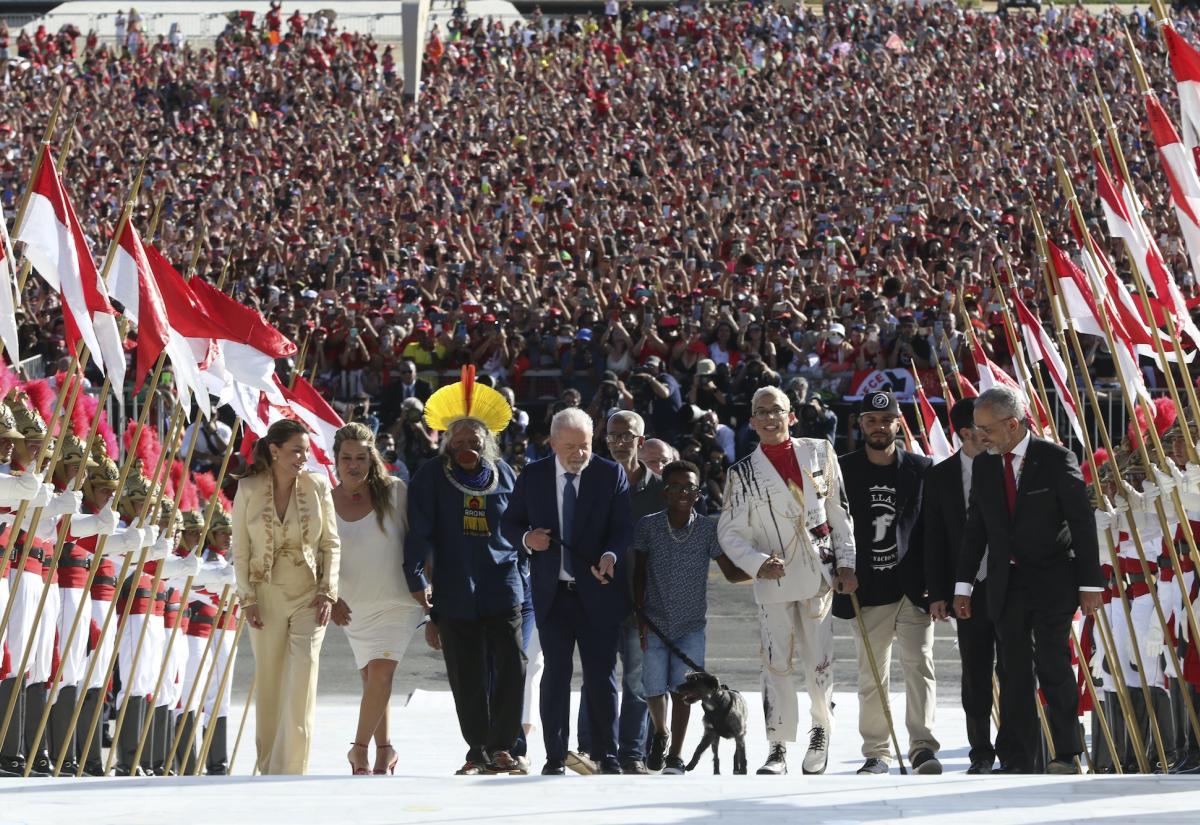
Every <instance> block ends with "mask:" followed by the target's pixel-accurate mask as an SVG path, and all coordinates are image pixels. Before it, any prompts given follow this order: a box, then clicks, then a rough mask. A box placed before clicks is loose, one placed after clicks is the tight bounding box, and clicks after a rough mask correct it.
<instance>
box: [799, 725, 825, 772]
mask: <svg viewBox="0 0 1200 825" xmlns="http://www.w3.org/2000/svg"><path fill="white" fill-rule="evenodd" d="M828 764H829V737H828V736H826V734H825V728H822V727H820V726H817V727H814V728H813V729H812V730H811V731H809V732H808V752H807V753H806V754H804V763H803V765H802V767H801V770H802V771H803V772H804V773H806V774H810V775H811V774H818V773H825V766H826V765H828Z"/></svg>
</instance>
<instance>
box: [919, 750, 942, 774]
mask: <svg viewBox="0 0 1200 825" xmlns="http://www.w3.org/2000/svg"><path fill="white" fill-rule="evenodd" d="M912 766H913V770H914V771H916V772H917V773H921V774H925V775H926V776H936V775H938V774H940V773H941V772H942V763H941V762H939V761H938V758H937V757H936V756H934V755H933V751H931V750H930V749H929V748H921V749H920V750H919V751H917V752H916V753H914V754H913V755H912Z"/></svg>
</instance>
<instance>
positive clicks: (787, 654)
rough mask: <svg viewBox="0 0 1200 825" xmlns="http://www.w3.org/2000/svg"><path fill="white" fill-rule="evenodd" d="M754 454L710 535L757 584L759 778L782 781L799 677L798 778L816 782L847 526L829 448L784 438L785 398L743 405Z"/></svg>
mask: <svg viewBox="0 0 1200 825" xmlns="http://www.w3.org/2000/svg"><path fill="white" fill-rule="evenodd" d="M750 409H751V418H750V426H751V427H753V428H754V431H755V432H756V433H757V434H758V438H759V446H758V447H757V448H756V449H755V450H754V452H753V453H751V454H750V455H749V456H747V457H746V458H744V459H742V460H741V461H739V462H738V463H736V464H734V465H733V466H732V467H730V468H729V480H728V481H727V482H726V487H725V504H724V508H723V509H722V511H721V518H720V522H719V525H718V534H719V537H720V541H721V548H722V550H724V552H725V555H727V556H728V557H729V558H730V560H731V561H732V562H733V563H734V564H736V565H737V566H738V567H740V568H741V569H742V570H744V571H745V572H746V573H747V574H749V575H751V576H753V577H754V578H755V582H754V598H755V601H757V602H758V606H759V626H760V629H761V632H762V688H763V710H764V715H765V717H766V727H767V741H768V743H769V744H770V753H769V755H768V757H767V762H766V764H765V765H763V766H762V767H761V768H760V769H759V771H758V772H759V773H760V774H773V775H778V774H784V773H787V743H789V742H794V741H796V733H797V728H798V726H799V720H800V714H799V707H798V703H797V700H796V686H795V684H794V683H793V680H792V674H793V673H794V670H795V664H796V663H795V661H794V660H795V658H796V656H799V658H800V660H801V662H802V663H803V667H804V675H805V685H806V687H807V688H808V695H809V699H810V701H811V714H812V726H811V728H810V730H809V742H808V752H807V753H806V754H805V757H804V764H803V768H804V772H805V773H806V774H816V773H823V772H824V770H825V766H826V764H827V762H828V754H829V734H830V731H831V729H832V724H833V718H832V716H831V715H830V707H831V702H832V699H833V625H832V620H831V618H830V610H829V608H830V603H831V601H832V594H833V591H834V590H837V591H838V592H840V593H852V592H854V590H855V589H856V588H857V587H858V581H857V579H856V578H855V575H854V567H855V553H854V526H853V524H852V522H851V520H850V513H849V511H848V509H847V504H846V494H845V490H844V489H843V488H842V478H841V472H840V470H839V468H838V462H837V456H836V455H835V454H834V451H833V445H832V444H830V443H829V442H828V441H825V440H824V439H820V440H818V439H811V438H792V437H791V436H790V435H789V433H788V428H789V427H791V426H792V425H793V424H794V423H795V421H796V416H795V414H794V413H793V412H792V409H791V404H790V403H789V401H788V397H787V395H786V394H784V392H783V391H782V390H780V389H779V388H778V387H763V388H762V389H760V390H758V391H757V392H756V393H754V396H753V398H752V399H751V404H750Z"/></svg>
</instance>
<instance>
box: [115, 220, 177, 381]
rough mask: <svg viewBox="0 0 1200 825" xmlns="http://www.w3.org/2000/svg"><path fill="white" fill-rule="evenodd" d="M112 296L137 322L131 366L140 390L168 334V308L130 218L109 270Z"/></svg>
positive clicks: (164, 346) (126, 313) (165, 343)
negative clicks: (135, 345) (133, 365)
mask: <svg viewBox="0 0 1200 825" xmlns="http://www.w3.org/2000/svg"><path fill="white" fill-rule="evenodd" d="M110 277H111V280H112V288H113V297H114V298H116V299H117V300H118V301H120V302H121V304H122V305H123V306H124V307H125V315H126V317H128V318H129V320H131V321H133V323H135V324H136V325H137V368H136V369H135V370H134V379H133V380H134V385H133V391H134V392H135V393H138V392H141V391H142V384H143V382H145V380H146V376H147V375H148V374H149V373H150V371H151V370H153V369H154V363H155V362H156V361H157V360H158V356H159V353H161V352H162V351H163V350H164V349H166V347H167V341H168V338H169V335H170V331H169V330H168V324H167V308H166V307H165V306H164V305H163V298H162V294H161V293H160V292H159V291H158V285H157V284H156V283H155V282H154V277H153V275H151V273H150V263H149V261H147V260H146V251H145V249H143V248H142V239H141V237H139V236H138V233H137V230H136V229H134V227H133V222H132V221H126V222H125V229H124V230H123V231H122V232H121V237H120V238H119V239H118V241H117V254H116V255H115V256H114V258H113V265H112V271H111V275H110Z"/></svg>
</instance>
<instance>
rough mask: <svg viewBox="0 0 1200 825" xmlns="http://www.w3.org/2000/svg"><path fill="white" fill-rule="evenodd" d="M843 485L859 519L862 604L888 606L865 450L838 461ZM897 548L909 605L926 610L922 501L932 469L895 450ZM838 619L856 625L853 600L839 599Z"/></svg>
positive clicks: (836, 596)
mask: <svg viewBox="0 0 1200 825" xmlns="http://www.w3.org/2000/svg"><path fill="white" fill-rule="evenodd" d="M838 463H839V464H840V465H841V468H842V483H843V484H844V485H845V488H846V497H847V499H848V500H849V502H850V517H851V518H852V519H854V547H855V550H856V558H855V575H856V576H857V577H858V601H859V603H860V604H862V605H864V606H867V607H869V606H872V605H879V604H885V603H886V602H887V601H888V598H886V597H885V596H884V595H883V594H882V593H880V592H879V591H880V582H879V581H878V580H877V579H876V580H875V581H872V579H873V576H872V572H871V545H872V543H873V542H872V539H873V538H874V535H873V534H874V530H875V525H874V524H873V523H872V521H871V517H870V514H871V497H870V493H869V492H868V490H867V487H868V484H869V481H868V478H869V475H868V473H869V472H870V463H871V462H870V460H869V459H868V458H867V453H866V451H865V450H857V451H855V452H853V453H849V454H847V455H844V456H842V457H841V458H839V459H838ZM896 463H897V467H896V521H895V522H894V523H895V527H896V546H897V548H898V549H899V551H900V556H901V558H900V565H899V568H898V569H897V575H899V577H900V588H901V590H902V592H903V593H904V595H905V596H907V597H908V599H909V601H911V602H912V603H913V604H915V605H918V606H919V607H925V554H924V552H923V541H922V533H923V530H922V520H921V499H922V496H923V492H924V478H925V473H926V471H927V470H928V469H929V467H930V466H931V465H932V464H933V462H932V461H930V460H929V459H928V458H925V457H924V456H919V455H917V454H916V453H910V452H906V451H905V450H903V449H899V448H897V450H896ZM833 615H835V616H837V617H838V618H840V619H853V618H854V606H853V605H852V604H851V602H850V597H849V596H843V595H840V594H836V593H835V594H834V597H833Z"/></svg>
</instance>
